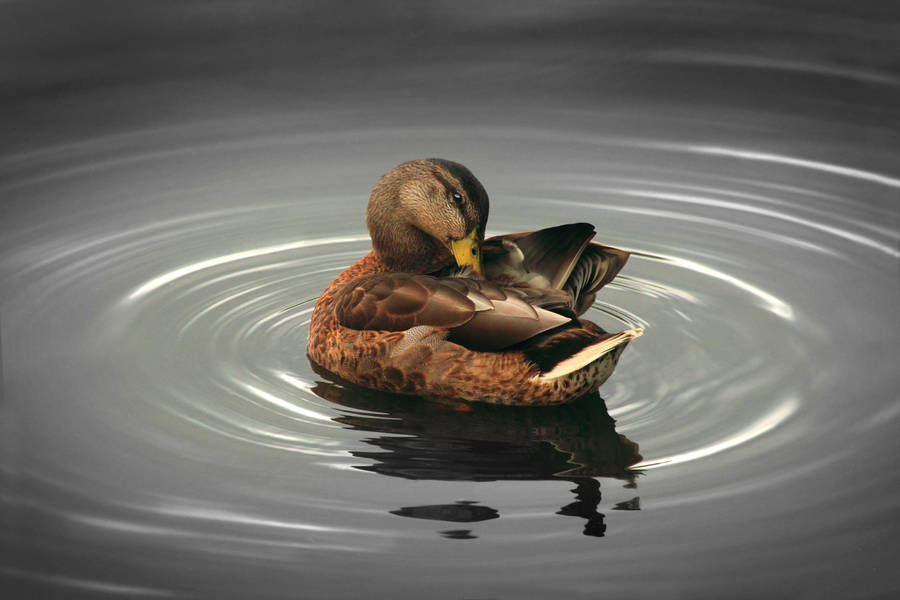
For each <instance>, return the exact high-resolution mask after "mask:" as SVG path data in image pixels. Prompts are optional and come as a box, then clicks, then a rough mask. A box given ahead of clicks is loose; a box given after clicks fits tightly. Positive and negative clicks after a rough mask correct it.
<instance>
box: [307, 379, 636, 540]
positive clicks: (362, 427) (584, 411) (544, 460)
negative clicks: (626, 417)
mask: <svg viewBox="0 0 900 600" xmlns="http://www.w3.org/2000/svg"><path fill="white" fill-rule="evenodd" d="M316 372H317V373H318V374H319V375H320V376H321V377H323V378H325V379H326V380H325V381H318V382H317V383H316V385H315V386H313V388H312V391H313V392H314V393H316V394H317V395H318V396H320V397H322V398H325V399H327V400H329V401H331V402H334V403H336V404H340V405H342V406H344V407H348V408H351V409H354V410H359V411H366V414H347V415H344V416H341V417H337V418H336V419H335V420H336V421H338V422H340V423H343V424H344V425H348V426H350V427H351V428H353V429H356V430H359V431H368V432H374V433H378V434H384V435H378V436H375V437H369V438H366V439H365V440H364V441H365V442H366V443H367V444H370V445H371V446H374V447H375V448H376V449H377V450H372V451H354V452H352V455H353V456H356V457H358V458H364V459H367V460H369V461H372V464H367V465H363V466H357V467H356V468H357V469H361V470H365V471H371V472H374V473H379V474H381V475H388V476H391V477H402V478H404V479H416V480H441V481H513V480H515V481H535V480H551V481H554V480H563V481H571V482H572V483H574V484H575V488H574V489H572V492H574V494H575V501H574V502H571V503H569V504H565V505H564V506H562V507H561V508H560V509H559V511H557V512H556V514H559V515H566V516H575V517H580V518H582V519H585V520H586V521H587V523H586V524H585V527H584V534H585V535H591V536H602V535H603V534H604V532H605V530H606V526H605V524H604V521H603V519H604V517H603V514H601V513H599V512H598V510H597V507H598V505H599V503H600V500H601V493H600V483H599V482H598V481H597V479H595V478H596V477H611V478H615V479H620V480H623V481H625V482H626V487H636V484H635V479H636V477H637V476H638V475H639V474H640V471H637V470H635V469H632V468H631V467H632V466H633V465H635V464H637V463H639V462H640V461H641V460H642V457H641V455H640V453H639V451H638V445H637V444H636V443H634V442H633V441H631V440H629V439H628V438H626V437H625V436H624V435H621V434H619V433H616V429H615V420H614V419H613V418H612V417H611V416H610V415H609V413H608V412H607V409H606V403H605V402H604V400H603V399H602V398H601V397H600V395H599V394H598V393H596V392H595V393H593V394H589V395H587V396H585V397H583V398H581V399H579V400H577V401H575V402H572V403H569V404H566V405H562V406H552V407H508V406H497V405H488V404H485V405H479V404H465V403H458V404H457V403H452V402H429V401H424V400H422V399H419V398H414V397H407V396H401V395H394V394H386V393H383V392H378V391H375V390H369V389H365V388H359V387H356V386H353V385H351V384H349V383H346V382H343V381H340V380H338V379H336V378H335V377H334V376H333V375H331V374H330V373H327V372H324V371H322V370H320V369H317V370H316ZM372 413H374V414H372ZM638 508H639V502H638V500H637V499H634V500H632V501H630V508H629V509H630V510H636V509H638ZM391 513H392V514H395V515H399V516H404V517H411V518H417V519H434V520H441V521H450V522H474V521H482V520H485V519H491V518H496V516H498V515H499V513H498V512H497V511H496V510H495V509H493V508H489V507H486V506H479V505H476V504H475V503H473V502H471V501H465V502H457V503H456V504H441V505H430V506H410V507H403V508H400V509H398V510H393V511H391ZM444 533H446V532H444Z"/></svg>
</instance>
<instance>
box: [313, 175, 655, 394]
mask: <svg viewBox="0 0 900 600" xmlns="http://www.w3.org/2000/svg"><path fill="white" fill-rule="evenodd" d="M487 217H488V196H487V193H486V192H485V190H484V188H483V187H482V185H481V183H479V182H478V180H477V179H476V178H475V176H474V175H472V173H471V172H470V171H469V170H468V169H466V168H465V167H464V166H462V165H460V164H458V163H454V162H450V161H446V160H442V159H427V160H416V161H410V162H406V163H403V164H401V165H398V166H397V167H395V168H394V169H392V170H391V171H389V172H388V173H387V174H386V175H384V176H383V177H382V178H381V180H380V181H379V182H378V183H377V184H376V186H375V188H374V189H373V190H372V194H371V197H370V199H369V207H368V211H367V224H368V227H369V233H370V235H371V237H372V245H373V248H374V249H373V250H372V252H370V253H369V254H367V255H366V256H364V257H363V258H362V259H361V260H360V261H359V262H357V263H356V264H355V265H353V266H351V267H350V268H349V269H347V270H346V271H344V272H343V273H342V274H341V275H340V276H338V278H337V279H335V280H334V281H333V282H332V283H331V285H329V286H328V288H327V289H326V290H325V292H324V293H323V294H322V296H321V297H320V298H319V301H318V302H317V303H316V307H315V310H314V311H313V317H312V322H311V324H310V335H309V346H308V351H309V356H310V358H311V359H312V360H313V361H314V362H315V363H317V364H318V365H320V366H322V367H324V368H325V369H327V370H328V371H331V372H333V373H336V374H337V375H339V376H340V377H342V378H344V379H347V380H349V381H353V382H355V383H358V384H361V385H364V386H367V387H372V388H376V389H380V390H386V391H390V392H401V393H407V394H417V395H421V396H425V397H433V398H449V399H458V400H468V401H481V402H491V403H496V404H528V405H543V404H558V403H562V402H568V401H569V400H572V399H574V398H577V397H579V396H582V395H584V394H586V393H589V392H592V391H594V390H596V389H597V388H598V387H599V386H600V384H601V383H603V381H605V380H606V378H607V377H609V375H610V374H611V373H612V370H613V368H614V367H615V364H616V362H617V361H618V358H619V355H620V354H621V352H622V350H623V349H624V347H625V345H626V344H627V343H628V342H629V341H630V340H631V339H633V338H635V337H637V336H639V335H640V334H641V333H642V332H641V330H640V329H630V330H627V331H624V332H620V333H616V334H609V333H606V332H605V331H603V330H602V329H600V328H599V327H598V326H597V325H595V324H593V323H591V322H590V321H585V320H581V319H579V318H578V315H580V314H582V313H584V311H585V310H587V308H588V307H590V305H591V303H592V302H593V300H594V296H595V294H596V292H597V290H598V289H600V288H601V287H602V286H603V285H605V284H606V283H608V282H609V281H611V280H612V279H613V278H614V277H615V276H616V274H617V273H618V272H619V270H620V269H621V268H622V267H623V266H624V264H625V262H626V261H627V260H628V253H627V252H625V251H624V250H618V249H615V248H610V247H608V246H602V245H600V244H596V243H593V242H591V238H593V236H594V228H593V227H592V226H591V225H588V224H586V223H575V224H571V225H561V226H558V227H551V228H548V229H543V230H540V231H536V232H526V233H514V234H508V235H504V236H498V237H493V238H490V239H488V240H485V239H484V230H485V225H486V223H487Z"/></svg>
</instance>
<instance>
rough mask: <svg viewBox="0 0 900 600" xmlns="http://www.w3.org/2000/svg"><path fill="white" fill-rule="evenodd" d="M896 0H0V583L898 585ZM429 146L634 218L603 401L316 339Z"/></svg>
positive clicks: (504, 212)
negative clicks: (396, 189) (620, 349)
mask: <svg viewBox="0 0 900 600" xmlns="http://www.w3.org/2000/svg"><path fill="white" fill-rule="evenodd" d="M897 12H898V9H897V8H896V7H895V6H894V5H893V4H892V3H875V2H872V3H867V2H854V3H852V4H848V3H845V2H798V1H792V2H689V1H686V2H599V3H587V2H585V3H581V2H561V3H553V4H552V6H551V5H548V4H546V3H539V2H516V3H468V2H461V3H460V2H457V3H452V4H449V3H446V4H434V3H429V4H425V3H417V2H407V3H402V2H401V3H397V2H393V3H367V2H348V3H340V4H337V3H330V2H320V3H315V2H307V3H296V4H295V3H287V2H273V3H257V2H193V1H188V2H80V3H77V4H72V3H65V2H39V1H35V2H5V3H2V4H0V114H2V115H3V117H2V119H0V152H2V154H0V368H2V370H0V375H2V386H0V393H2V396H0V400H2V405H0V410H2V413H0V440H2V442H0V453H2V454H0V464H2V487H0V500H2V505H0V506H2V511H3V520H2V523H3V529H2V540H3V546H2V557H0V558H2V564H0V577H2V579H0V585H2V588H3V589H4V590H5V591H4V594H3V596H4V598H26V597H27V598H32V597H41V598H105V597H119V596H121V597H173V598H359V597H364V596H368V597H372V598H382V597H383V598H421V597H425V596H428V597H432V598H435V599H442V598H553V597H564V596H565V597H573V598H595V597H611V598H706V597H708V598H758V597H775V598H788V597H791V598H821V597H834V598H887V597H891V596H892V595H893V594H896V593H898V592H900V576H898V574H897V570H896V556H897V554H898V550H900V543H898V541H897V539H898V535H897V534H898V527H897V519H898V516H900V515H898V513H900V510H898V503H900V477H898V468H897V467H898V465H897V456H898V450H900V448H898V446H900V442H898V436H897V433H896V427H897V424H898V418H900V404H898V392H897V391H898V389H900V386H898V384H900V375H898V356H900V352H898V350H900V347H898V346H900V341H898V339H900V336H898V334H900V308H898V307H900V302H898V300H900V267H898V256H900V250H898V239H900V233H898V232H900V209H898V200H900V197H898V194H900V153H898V151H900V139H898V132H900V122H898V118H900V93H898V88H900V69H898V56H900V23H898V16H897ZM424 156H442V157H446V158H450V159H453V160H457V161H460V162H462V163H464V164H466V165H468V166H469V167H470V168H471V169H472V170H473V171H474V172H475V174H476V175H477V176H478V177H479V178H480V179H481V181H482V182H483V183H484V184H485V186H486V188H487V190H488V192H489V193H490V195H491V203H492V204H491V219H490V222H489V233H502V232H507V231H520V230H528V229H534V228H537V227H541V226H546V225H552V224H557V223H564V222H572V221H588V222H591V223H594V224H595V225H596V227H597V229H598V239H599V240H601V241H603V242H605V243H608V244H612V245H617V246H620V247H624V248H628V249H630V250H632V251H633V253H634V254H633V257H632V259H631V261H630V262H629V264H628V265H627V267H626V269H625V270H624V271H623V273H622V275H621V276H620V277H619V278H618V279H617V280H616V282H615V283H614V284H613V285H610V286H609V287H608V288H607V289H605V290H604V292H603V293H602V294H601V295H600V297H599V298H598V303H597V304H596V305H595V307H594V308H592V309H591V311H590V312H589V314H588V316H589V317H590V318H592V319H594V320H595V321H597V322H598V323H600V324H601V325H602V326H604V327H606V328H607V329H617V328H625V327H628V326H642V327H645V329H646V334H645V335H644V337H642V338H640V339H639V340H636V341H635V342H633V343H632V344H631V345H630V346H629V348H628V349H627V351H626V352H625V354H624V355H623V358H622V360H621V362H620V364H619V367H618V369H617V371H616V373H615V374H614V375H613V377H612V378H611V379H610V380H609V381H608V382H607V383H606V384H605V385H604V386H603V387H602V388H601V390H600V392H601V396H602V398H603V400H600V398H589V399H587V401H586V402H584V403H581V404H578V405H575V406H573V407H565V408H562V409H558V410H557V409H554V410H545V411H527V410H526V411H508V410H507V411H504V410H489V409H481V408H476V409H475V410H472V411H465V410H454V409H453V408H452V407H446V406H434V405H429V404H427V403H423V402H420V401H407V400H403V399H399V398H394V397H388V396H382V395H378V394H370V393H365V392H362V391H359V390H353V389H350V388H347V387H345V386H342V385H340V384H339V383H334V382H330V381H329V380H328V378H327V377H325V376H324V375H323V374H318V373H315V372H314V371H313V369H312V367H311V366H310V364H309V363H308V361H307V359H306V356H305V344H306V334H307V331H308V322H307V320H308V318H309V311H310V310H311V308H312V305H313V304H314V302H315V298H316V296H317V294H318V293H319V292H320V291H321V290H322V289H323V288H324V287H325V286H326V285H327V284H328V282H329V281H330V280H331V279H332V278H333V277H334V276H335V275H336V274H337V273H339V272H340V270H341V269H343V268H344V267H346V266H347V265H349V264H351V263H352V262H353V261H355V260H356V259H357V258H358V257H359V256H361V255H363V254H364V253H365V252H366V251H367V250H368V248H369V244H368V240H367V236H366V233H365V228H364V222H363V213H364V207H365V202H366V198H367V195H368V191H369V189H371V186H372V185H373V184H374V183H375V181H376V180H377V179H378V177H379V176H380V175H381V174H382V173H384V172H385V171H386V170H388V169H389V168H390V167H391V166H393V165H394V164H396V163H398V162H400V161H403V160H408V159H410V158H416V157H424ZM604 401H605V408H608V413H609V415H610V416H611V417H613V418H614V419H615V423H614V425H613V423H612V422H611V421H610V420H609V418H608V416H607V414H606V411H605V410H604ZM619 436H624V437H619ZM573 490H574V491H573Z"/></svg>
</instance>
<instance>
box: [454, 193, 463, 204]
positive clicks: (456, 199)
mask: <svg viewBox="0 0 900 600" xmlns="http://www.w3.org/2000/svg"><path fill="white" fill-rule="evenodd" d="M453 201H454V202H456V203H457V204H460V203H462V196H461V195H460V194H459V193H458V192H453Z"/></svg>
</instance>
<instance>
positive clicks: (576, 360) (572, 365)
mask: <svg viewBox="0 0 900 600" xmlns="http://www.w3.org/2000/svg"><path fill="white" fill-rule="evenodd" d="M643 333H644V330H643V329H641V328H640V327H638V328H635V329H626V330H625V331H620V332H619V333H613V334H610V335H609V336H608V337H605V338H603V339H601V340H600V341H598V342H596V343H593V344H591V345H590V346H587V347H585V348H583V349H582V350H579V351H578V352H576V353H575V354H573V355H572V356H570V357H568V358H566V359H564V360H561V361H559V362H558V363H556V365H555V366H554V367H553V368H552V369H550V370H549V371H547V372H544V373H541V374H539V375H536V376H535V378H536V379H539V380H541V381H550V380H553V379H557V378H559V377H562V376H563V375H568V374H569V373H574V372H575V371H577V370H579V369H581V368H583V367H585V366H587V365H589V364H591V363H592V362H594V361H595V360H597V359H599V358H601V357H603V356H604V355H605V354H607V353H609V352H611V351H612V350H614V349H615V348H618V347H619V346H621V345H623V344H627V343H628V342H630V341H631V340H633V339H634V338H636V337H640V336H641V335H642V334H643Z"/></svg>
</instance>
